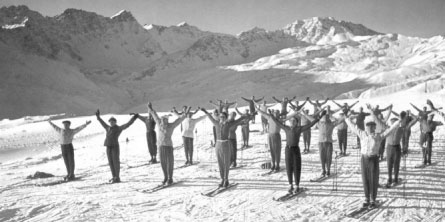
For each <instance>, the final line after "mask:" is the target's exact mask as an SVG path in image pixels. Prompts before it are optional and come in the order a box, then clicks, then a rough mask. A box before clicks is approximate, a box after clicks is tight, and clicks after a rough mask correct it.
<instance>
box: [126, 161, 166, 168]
mask: <svg viewBox="0 0 445 222" xmlns="http://www.w3.org/2000/svg"><path fill="white" fill-rule="evenodd" d="M158 163H159V162H156V163H153V162H149V163H143V164H140V165H135V166H128V169H132V168H139V167H143V166H150V165H153V164H158Z"/></svg>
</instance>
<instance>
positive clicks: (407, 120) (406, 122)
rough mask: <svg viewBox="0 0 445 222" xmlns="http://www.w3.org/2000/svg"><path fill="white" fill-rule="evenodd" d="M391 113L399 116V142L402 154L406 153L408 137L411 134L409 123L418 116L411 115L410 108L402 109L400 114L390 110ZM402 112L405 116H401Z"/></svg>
mask: <svg viewBox="0 0 445 222" xmlns="http://www.w3.org/2000/svg"><path fill="white" fill-rule="evenodd" d="M391 113H392V114H394V115H395V116H397V117H398V118H400V120H401V126H402V127H403V134H402V142H401V144H402V155H407V154H408V148H409V138H410V136H411V127H412V126H411V125H410V124H409V123H410V122H411V121H413V120H414V119H417V120H418V117H417V116H415V115H412V114H411V111H410V110H407V111H402V112H401V113H400V114H399V113H396V112H394V111H391ZM402 114H405V117H403V116H402Z"/></svg>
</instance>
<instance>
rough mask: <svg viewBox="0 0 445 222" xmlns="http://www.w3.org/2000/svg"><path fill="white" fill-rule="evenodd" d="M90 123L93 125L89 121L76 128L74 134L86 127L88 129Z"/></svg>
mask: <svg viewBox="0 0 445 222" xmlns="http://www.w3.org/2000/svg"><path fill="white" fill-rule="evenodd" d="M90 123H91V121H89V120H88V121H87V122H86V123H85V124H82V125H80V126H78V127H76V128H74V129H73V133H74V134H76V133H78V132H80V131H81V130H83V129H85V127H87V126H88V125H89V124H90Z"/></svg>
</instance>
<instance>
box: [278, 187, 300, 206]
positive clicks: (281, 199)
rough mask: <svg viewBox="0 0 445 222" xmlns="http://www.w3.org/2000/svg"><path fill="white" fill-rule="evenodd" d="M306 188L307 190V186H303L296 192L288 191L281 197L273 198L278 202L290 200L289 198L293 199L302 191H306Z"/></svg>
mask: <svg viewBox="0 0 445 222" xmlns="http://www.w3.org/2000/svg"><path fill="white" fill-rule="evenodd" d="M306 190H307V188H305V187H302V188H300V190H299V191H298V192H295V193H287V194H285V195H283V196H281V197H278V198H275V197H274V198H273V200H274V201H278V202H284V201H288V200H291V199H293V198H294V197H296V196H298V195H300V194H301V193H303V192H305V191H306Z"/></svg>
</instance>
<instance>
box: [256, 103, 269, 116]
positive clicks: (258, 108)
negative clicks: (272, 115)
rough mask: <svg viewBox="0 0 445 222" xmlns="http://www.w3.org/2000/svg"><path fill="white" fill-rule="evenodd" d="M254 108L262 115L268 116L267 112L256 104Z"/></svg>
mask: <svg viewBox="0 0 445 222" xmlns="http://www.w3.org/2000/svg"><path fill="white" fill-rule="evenodd" d="M255 108H256V110H257V111H258V112H259V113H260V114H261V115H262V116H265V117H267V116H269V114H267V113H266V112H264V111H262V110H261V109H260V107H259V106H258V105H257V106H255Z"/></svg>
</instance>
